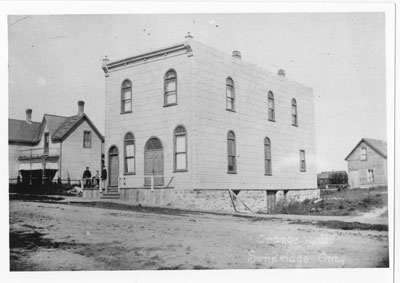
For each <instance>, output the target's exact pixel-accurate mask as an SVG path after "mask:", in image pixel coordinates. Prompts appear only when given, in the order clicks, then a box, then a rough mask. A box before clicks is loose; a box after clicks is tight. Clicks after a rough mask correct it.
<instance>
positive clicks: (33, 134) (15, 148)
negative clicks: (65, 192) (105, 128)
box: [8, 101, 104, 184]
mask: <svg viewBox="0 0 400 283" xmlns="http://www.w3.org/2000/svg"><path fill="white" fill-rule="evenodd" d="M103 142H104V137H103V135H102V134H101V133H100V132H99V130H98V129H97V128H96V127H95V126H94V124H93V123H92V122H91V121H90V119H89V117H88V116H87V115H86V114H85V113H84V102H83V101H79V102H78V114H77V115H74V116H70V117H62V116H57V115H51V114H45V115H44V116H43V119H42V122H33V121H32V110H31V109H27V110H26V120H16V119H8V145H9V146H8V148H9V178H10V181H11V182H14V181H15V180H16V179H17V177H18V176H20V177H22V181H24V182H27V183H28V182H29V183H31V184H32V183H43V182H45V181H52V180H58V179H60V180H61V181H62V182H63V183H65V182H67V181H72V182H78V181H80V180H81V178H82V173H83V171H84V169H85V168H86V167H90V169H91V171H92V174H93V173H94V172H96V170H99V171H100V170H101V154H102V143H103Z"/></svg>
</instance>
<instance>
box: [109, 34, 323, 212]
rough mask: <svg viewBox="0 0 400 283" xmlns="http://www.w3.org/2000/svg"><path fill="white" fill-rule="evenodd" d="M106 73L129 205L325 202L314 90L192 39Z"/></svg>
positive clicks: (113, 162) (116, 153) (115, 169)
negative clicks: (231, 195)
mask: <svg viewBox="0 0 400 283" xmlns="http://www.w3.org/2000/svg"><path fill="white" fill-rule="evenodd" d="M102 68H103V70H104V72H105V76H106V112H105V119H106V124H105V125H106V129H105V155H106V159H107V166H108V171H109V175H110V178H109V180H110V183H109V185H110V186H118V187H119V189H120V191H121V196H120V197H121V198H122V199H126V200H129V201H131V202H134V203H141V204H149V205H176V206H186V207H193V206H196V203H199V202H202V201H203V200H204V199H207V198H211V199H213V200H214V201H216V200H217V199H221V198H222V199H226V198H227V199H228V201H229V194H228V193H227V192H228V190H232V191H234V192H235V194H238V192H239V191H240V194H238V196H239V197H240V198H241V199H243V200H245V202H247V203H252V204H254V206H255V207H259V206H260V207H263V206H265V205H267V204H268V205H273V204H274V203H275V199H276V195H277V194H278V195H282V196H284V197H289V196H290V197H300V198H306V197H307V198H313V197H318V196H319V190H318V189H317V180H316V176H317V173H316V156H315V130H314V103H313V92H312V89H311V88H309V87H307V86H304V85H302V84H300V83H297V82H295V81H292V80H290V79H288V78H287V77H285V72H284V71H283V70H279V72H278V74H275V73H271V72H269V71H266V70H264V69H262V68H260V67H258V66H255V65H253V64H250V63H247V62H245V61H243V60H241V53H240V52H239V51H234V52H233V54H232V56H230V55H227V54H225V53H223V52H220V51H218V50H216V49H214V48H211V47H209V46H206V45H204V44H201V43H199V42H196V41H194V40H193V39H192V37H191V36H190V35H189V36H187V37H186V38H185V41H184V42H182V43H179V44H175V45H172V46H169V47H165V48H160V49H156V50H154V51H151V52H147V53H143V54H139V55H136V56H132V57H128V58H125V59H121V60H116V61H109V60H108V59H105V60H104V62H103V66H102ZM151 175H154V176H155V177H154V185H155V187H156V189H155V190H154V192H152V193H149V191H151V190H149V187H150V185H151V184H150V183H151V178H150V177H148V176H151ZM146 176H147V177H146ZM267 199H268V201H267ZM260 200H262V201H261V202H260ZM182 203H183V204H182ZM204 203H206V201H204V202H203V204H204Z"/></svg>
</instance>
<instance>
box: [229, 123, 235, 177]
mask: <svg viewBox="0 0 400 283" xmlns="http://www.w3.org/2000/svg"><path fill="white" fill-rule="evenodd" d="M228 173H236V140H235V133H234V132H233V131H229V132H228Z"/></svg>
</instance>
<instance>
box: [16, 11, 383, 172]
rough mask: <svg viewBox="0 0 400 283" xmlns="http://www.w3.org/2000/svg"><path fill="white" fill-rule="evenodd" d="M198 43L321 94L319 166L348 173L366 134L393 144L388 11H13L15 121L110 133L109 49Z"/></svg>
mask: <svg viewBox="0 0 400 283" xmlns="http://www.w3.org/2000/svg"><path fill="white" fill-rule="evenodd" d="M188 32H190V34H191V35H192V36H193V37H194V40H197V41H199V42H202V43H204V44H207V45H209V46H212V47H214V48H216V49H219V50H221V51H224V52H226V53H227V54H231V52H232V50H240V51H241V53H242V60H244V61H247V62H250V63H253V64H256V65H258V66H260V67H262V68H264V69H266V70H269V71H272V72H277V70H278V69H285V71H286V77H287V78H289V79H292V80H295V81H297V82H300V83H302V84H304V85H307V86H310V87H311V88H313V91H314V103H315V104H314V105H315V133H316V147H317V148H316V150H317V170H318V172H320V171H327V170H346V169H347V166H346V162H345V160H344V159H345V157H346V156H347V154H348V153H349V152H350V151H351V150H352V149H353V148H354V146H355V145H356V144H357V142H358V141H359V140H361V138H363V137H366V138H374V139H381V140H386V139H387V138H386V135H387V128H386V89H385V86H386V78H385V15H384V13H268V14H267V13H259V14H255V13H253V14H240V13H239V14H179V15H178V14H164V15H151V14H150V15H149V14H136V15H135V14H132V15H64V16H62V15H57V16H46V15H44V16H21V15H19V16H9V17H8V54H9V58H8V62H9V68H8V72H9V73H8V74H9V93H8V99H9V101H8V110H9V113H8V117H9V118H15V119H25V110H26V109H27V108H31V109H32V110H33V114H32V118H33V120H34V121H41V119H42V118H43V114H44V113H48V114H56V115H61V116H72V115H75V114H76V113H77V101H78V100H84V101H85V112H86V113H87V115H89V117H90V119H91V120H92V121H93V122H94V124H95V125H96V126H97V127H98V129H99V130H100V131H101V132H102V133H103V134H104V128H105V127H104V124H105V120H104V116H105V115H104V113H105V77H104V73H103V71H102V69H101V63H102V59H103V58H104V56H105V55H107V56H108V58H109V59H110V60H111V61H113V60H116V59H121V58H125V57H129V56H132V55H136V54H140V53H141V52H147V51H150V50H154V49H157V48H160V47H164V46H168V45H171V44H174V43H178V42H182V41H183V40H184V36H185V35H186V34H187V33H188Z"/></svg>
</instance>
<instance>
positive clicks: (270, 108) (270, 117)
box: [268, 91, 275, 121]
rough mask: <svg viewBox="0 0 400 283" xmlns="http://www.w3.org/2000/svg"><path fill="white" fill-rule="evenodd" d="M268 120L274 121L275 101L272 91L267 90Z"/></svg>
mask: <svg viewBox="0 0 400 283" xmlns="http://www.w3.org/2000/svg"><path fill="white" fill-rule="evenodd" d="M268 120H270V121H275V102H274V94H273V93H272V91H270V92H268Z"/></svg>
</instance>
